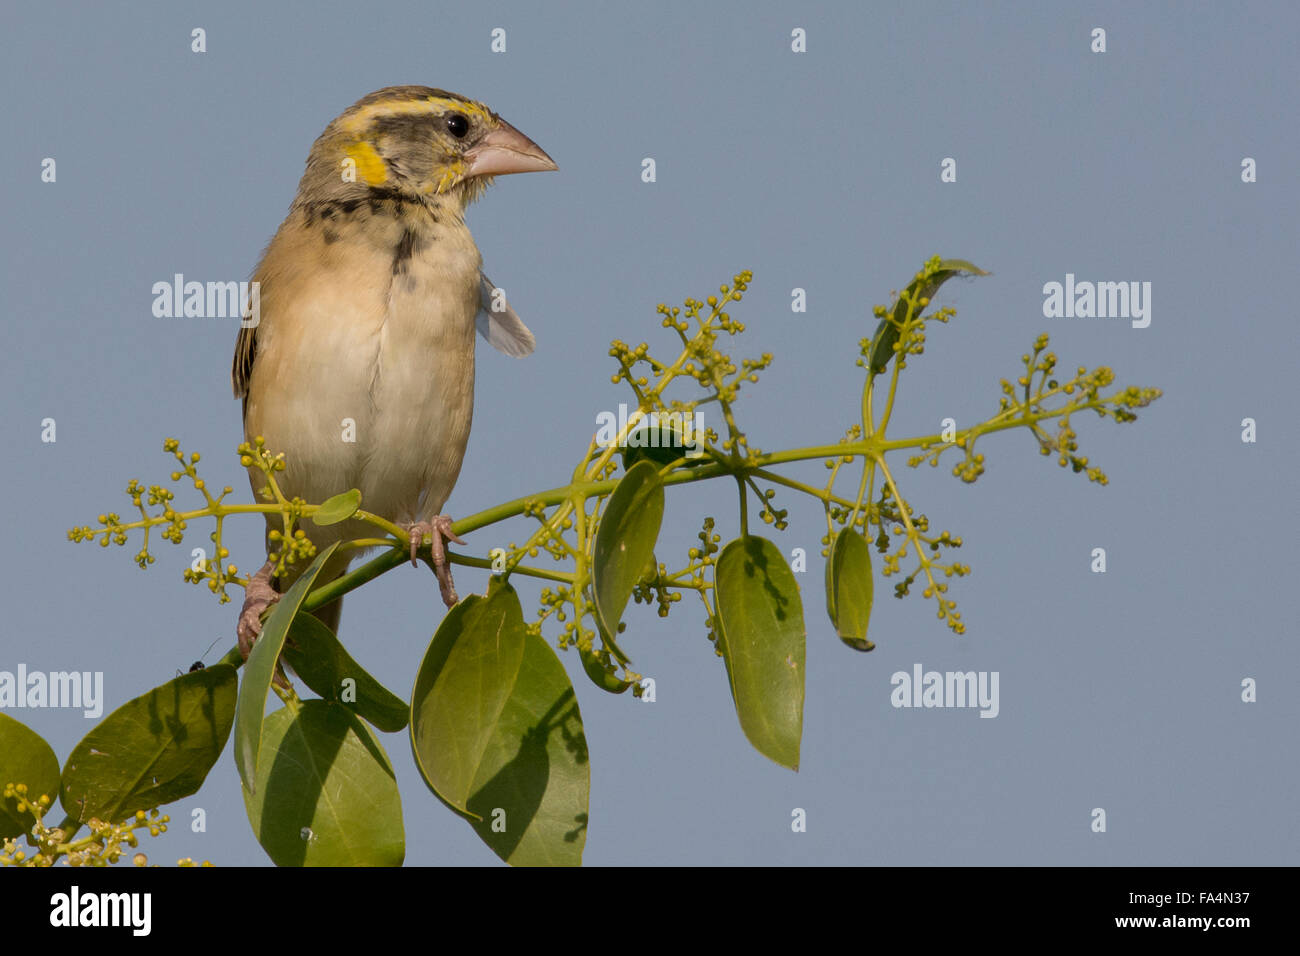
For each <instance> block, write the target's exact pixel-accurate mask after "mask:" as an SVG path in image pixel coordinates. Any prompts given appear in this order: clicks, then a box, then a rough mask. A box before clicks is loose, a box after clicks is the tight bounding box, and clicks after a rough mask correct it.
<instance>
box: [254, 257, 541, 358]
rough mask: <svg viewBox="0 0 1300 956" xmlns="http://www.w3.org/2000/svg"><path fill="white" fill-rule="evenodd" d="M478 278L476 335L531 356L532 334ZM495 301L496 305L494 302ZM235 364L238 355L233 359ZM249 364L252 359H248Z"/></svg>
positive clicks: (499, 347)
mask: <svg viewBox="0 0 1300 956" xmlns="http://www.w3.org/2000/svg"><path fill="white" fill-rule="evenodd" d="M478 278H479V311H478V315H477V316H475V317H474V322H475V324H476V325H477V326H478V332H479V335H481V336H483V338H485V339H487V340H488V344H490V345H491V346H492V347H493V348H494V349H496V350H497V351H498V352H505V353H506V355H510V356H513V357H514V358H523V357H524V356H525V355H530V354H532V351H533V348H534V346H536V344H537V340H536V339H535V338H533V333H532V332H530V331H528V326H526V325H524V323H523V320H522V319H520V318H519V316H517V315H516V314H515V310H514V309H512V308H510V304H509V303H508V302H506V299H505V296H504V295H501V296H500V297H499V298H498V297H497V296H495V295H494V293H495V292H496V286H494V285H493V284H492V280H491V279H489V278H488V277H487V276H485V275H484V274H483V273H481V272H480V273H479V274H478ZM494 299H497V301H496V302H494V301H493V300H494ZM496 304H499V305H502V306H505V309H504V311H500V312H497V311H494V310H493V305H496ZM240 341H241V342H242V341H243V334H242V333H241V334H240ZM235 361H236V364H238V361H239V359H238V356H236V359H235ZM249 362H250V364H251V362H252V358H251V356H250V358H249Z"/></svg>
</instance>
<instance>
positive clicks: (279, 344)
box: [231, 86, 557, 656]
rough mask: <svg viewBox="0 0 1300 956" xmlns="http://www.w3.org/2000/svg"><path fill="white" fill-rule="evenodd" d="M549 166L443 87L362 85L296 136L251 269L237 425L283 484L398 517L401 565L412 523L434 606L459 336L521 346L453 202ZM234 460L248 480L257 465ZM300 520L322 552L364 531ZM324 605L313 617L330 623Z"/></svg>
mask: <svg viewBox="0 0 1300 956" xmlns="http://www.w3.org/2000/svg"><path fill="white" fill-rule="evenodd" d="M556 168H557V167H556V165H555V163H554V162H553V161H552V160H551V158H550V157H549V156H547V155H546V153H545V152H543V151H542V149H541V148H540V147H538V146H537V144H536V143H534V142H533V141H532V140H530V139H529V138H528V137H527V136H525V135H524V134H523V133H520V132H519V131H518V130H517V129H515V128H514V127H513V126H511V125H510V124H509V123H507V122H506V121H505V120H503V119H501V117H499V116H498V115H497V114H496V113H493V112H492V111H491V110H489V109H488V108H487V107H486V106H484V105H483V104H482V103H478V102H475V101H473V100H469V99H466V98H464V97H462V96H458V95H457V94H455V93H448V92H445V91H443V90H437V89H431V88H429V87H424V86H395V87H389V88H387V89H383V90H379V91H377V92H375V93H371V94H370V95H369V96H365V97H363V98H362V99H360V100H358V101H357V102H356V103H355V104H353V105H352V106H351V107H349V108H348V109H347V110H346V111H345V112H344V113H343V114H342V115H340V116H339V117H338V118H337V119H335V120H334V121H333V122H331V123H330V124H329V126H327V127H326V128H325V131H324V132H323V133H322V134H321V135H320V137H319V138H318V139H317V140H316V142H315V144H314V145H313V146H312V150H311V154H310V155H309V156H308V157H307V169H306V171H305V172H304V173H303V177H302V181H301V182H300V183H299V184H298V194H297V196H295V197H294V200H293V204H292V205H291V206H290V208H289V214H288V216H287V217H286V218H285V220H284V223H283V224H282V225H281V226H280V228H279V230H278V231H277V232H276V234H275V237H274V238H273V239H272V240H271V243H270V245H268V246H267V249H266V252H265V253H264V254H263V256H262V259H261V262H260V263H259V264H258V266H257V269H256V270H255V272H254V275H253V281H254V282H256V283H258V286H257V288H258V289H259V303H258V305H259V311H258V314H257V315H256V316H255V319H256V321H255V322H253V321H251V320H250V321H249V322H247V323H246V324H247V325H249V326H250V327H248V328H242V329H241V330H240V333H239V339H238V342H237V343H236V345H235V358H234V365H233V368H232V371H231V380H232V384H233V385H234V391H235V397H236V398H242V399H243V410H244V435H245V436H246V438H247V440H249V441H253V440H254V439H255V438H256V437H257V436H261V437H263V438H264V439H265V441H266V449H267V450H268V451H270V452H271V453H273V454H274V453H281V452H282V453H283V454H284V456H285V462H286V468H285V470H284V471H283V472H280V473H279V474H278V475H277V482H278V483H279V485H280V487H281V488H282V490H283V491H284V493H285V494H286V495H287V496H298V497H301V498H303V499H305V500H306V501H308V502H313V503H319V502H321V501H324V500H325V499H326V498H329V497H331V496H332V495H335V494H338V493H340V492H344V491H347V490H348V489H351V488H357V489H360V491H361V500H362V507H363V508H364V509H366V510H367V511H370V512H372V513H374V514H377V515H380V516H382V517H384V518H387V519H388V520H390V521H392V522H394V523H395V524H398V525H399V526H402V527H404V528H408V529H410V531H411V560H412V563H414V561H415V558H416V549H417V548H418V547H420V546H421V545H422V542H423V537H424V536H425V535H429V536H430V538H431V541H430V548H431V556H432V559H433V565H434V570H435V572H436V573H437V577H438V583H439V587H440V590H441V593H442V598H443V601H444V602H445V603H446V604H447V606H448V607H450V606H451V605H452V604H454V603H455V602H456V592H455V588H454V585H453V583H452V578H451V571H450V569H449V567H448V565H447V561H446V557H445V551H444V544H443V539H444V538H448V539H450V540H454V541H458V542H459V543H462V544H463V543H464V542H460V539H458V538H456V537H455V536H454V535H453V534H452V532H451V519H450V518H448V517H447V516H446V515H443V514H442V513H441V512H442V507H443V504H444V503H445V502H446V500H447V497H448V496H449V495H450V494H451V490H452V486H453V485H454V484H455V483H456V478H457V476H458V475H459V473H460V467H461V461H462V459H463V458H464V455H465V445H466V442H467V441H468V439H469V430H470V419H471V416H472V413H473V404H474V333H475V330H476V328H477V330H478V331H479V332H480V333H481V334H483V336H484V337H485V338H486V339H487V340H488V341H489V342H490V343H491V344H492V345H493V346H495V347H496V348H498V349H500V350H501V351H503V352H506V353H507V354H510V355H514V356H524V355H527V354H528V353H530V352H531V351H532V349H533V336H532V333H531V332H529V330H528V329H527V327H526V326H525V325H524V324H523V322H521V321H520V320H519V317H518V316H517V315H515V314H514V312H513V310H511V309H509V307H508V306H506V307H504V308H502V299H501V297H500V296H496V297H495V300H496V301H495V302H494V301H493V299H494V296H493V291H494V287H493V285H492V283H491V282H490V281H488V279H487V277H486V276H484V275H483V273H482V271H481V262H482V259H481V257H480V255H479V251H478V247H477V246H475V244H474V239H473V237H472V236H471V235H470V232H469V228H468V227H467V226H466V225H465V218H464V215H465V207H466V206H467V205H469V203H471V202H472V201H473V200H475V199H476V198H478V197H479V196H480V195H481V194H482V192H483V190H484V189H486V188H487V186H488V184H489V183H491V181H492V177H494V176H500V175H504V174H507V173H525V172H535V171H542V170H552V169H556ZM494 306H495V308H494ZM249 473H250V477H251V480H252V483H253V490H254V493H255V494H256V493H257V492H258V491H260V490H261V488H262V487H263V486H264V484H265V478H264V476H263V475H262V474H261V473H260V472H258V471H256V469H250V470H249ZM278 527H281V519H280V516H279V515H278V514H277V515H274V516H272V517H271V518H268V521H267V530H268V532H269V531H270V530H273V529H275V528H278ZM308 528H309V529H311V526H310V525H309V526H308ZM309 534H310V537H311V538H312V541H313V542H314V543H315V544H316V545H317V547H319V548H323V547H325V546H327V545H329V544H331V543H333V542H334V541H337V540H344V539H347V538H353V537H358V536H364V537H373V536H374V535H375V529H374V528H373V526H370V525H365V524H362V523H361V522H356V521H348V522H343V523H341V524H338V525H331V526H326V527H322V528H316V529H311V530H310V531H309ZM268 550H274V549H273V548H271V547H270V546H269V545H268ZM355 556H356V552H355V551H351V552H344V551H340V552H336V553H335V555H334V557H333V558H332V559H331V562H330V565H329V566H327V567H325V568H324V569H323V570H322V574H321V577H320V578H319V579H318V580H319V581H320V582H321V583H324V582H326V581H329V580H332V579H334V578H336V577H338V576H339V575H341V574H342V573H344V571H346V570H347V564H348V561H349V560H350V559H351V558H352V557H355ZM297 571H298V573H301V568H298V569H297ZM289 583H291V581H283V580H280V581H277V580H275V579H274V564H272V563H270V562H268V564H267V565H266V566H265V567H263V568H262V569H261V570H260V571H259V572H257V574H256V575H254V576H253V579H252V580H251V581H250V583H249V587H248V589H247V591H246V595H245V602H244V608H243V611H242V612H241V614H240V619H239V624H238V628H237V630H238V637H239V646H240V648H241V650H243V652H244V654H245V656H247V654H248V652H249V650H251V648H252V645H253V642H254V641H255V640H256V638H257V635H258V633H259V632H260V630H261V620H260V618H261V614H262V612H263V611H264V610H265V608H266V607H267V606H268V605H269V604H270V603H272V602H274V601H275V600H276V598H277V597H278V595H279V594H280V593H282V591H283V589H284V588H285V587H287V585H288V584H289ZM340 609H341V601H340V602H335V604H333V605H330V606H328V607H325V608H321V609H320V610H318V611H316V612H315V613H316V615H317V617H319V618H320V619H321V620H323V621H324V622H325V623H326V624H327V625H329V626H330V627H331V628H337V624H338V616H339V611H340Z"/></svg>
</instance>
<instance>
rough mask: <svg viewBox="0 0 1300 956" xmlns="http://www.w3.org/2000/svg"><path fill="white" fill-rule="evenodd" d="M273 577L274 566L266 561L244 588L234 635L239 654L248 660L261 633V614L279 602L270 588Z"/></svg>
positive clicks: (276, 594) (274, 590) (278, 597)
mask: <svg viewBox="0 0 1300 956" xmlns="http://www.w3.org/2000/svg"><path fill="white" fill-rule="evenodd" d="M274 576H275V564H274V562H271V561H268V562H266V564H264V565H263V566H262V570H260V571H258V572H257V573H256V574H254V575H253V576H252V577H251V578H249V580H248V587H246V588H244V607H243V608H242V609H241V610H240V612H239V623H238V624H237V625H236V626H235V635H236V636H237V637H238V638H239V653H240V654H242V655H244V660H248V655H249V654H250V653H252V650H253V644H254V643H255V642H256V641H257V638H258V635H259V634H261V633H262V612H263V611H265V610H266V609H267V608H268V607H270V606H271V605H272V604H274V603H275V602H276V601H278V600H280V592H278V591H277V590H276V589H275V588H274V587H272V586H271V579H272V578H273V577H274Z"/></svg>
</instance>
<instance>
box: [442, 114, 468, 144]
mask: <svg viewBox="0 0 1300 956" xmlns="http://www.w3.org/2000/svg"><path fill="white" fill-rule="evenodd" d="M447 132H449V133H451V135H452V136H455V137H456V138H457V139H464V138H465V134H466V133H468V132H469V120H467V119H465V117H464V116H463V115H462V114H460V113H452V114H451V115H450V116H448V117H447Z"/></svg>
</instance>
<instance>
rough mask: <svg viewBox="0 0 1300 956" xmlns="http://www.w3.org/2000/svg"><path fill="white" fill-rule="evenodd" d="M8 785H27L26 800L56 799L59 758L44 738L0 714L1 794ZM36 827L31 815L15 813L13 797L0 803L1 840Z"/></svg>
mask: <svg viewBox="0 0 1300 956" xmlns="http://www.w3.org/2000/svg"><path fill="white" fill-rule="evenodd" d="M10 783H14V784H17V783H23V784H26V785H27V800H28V802H29V803H36V801H37V800H38V799H39V798H40V797H42V796H48V797H49V798H50V801H51V804H52V803H53V801H54V800H56V799H58V796H59V758H58V757H57V756H56V755H55V753H54V750H53V749H52V748H51V747H50V745H49V744H47V743H46V742H45V738H44V737H42V736H41V735H40V734H38V733H37V732H36V731H34V730H32V729H31V728H30V727H28V726H27V725H26V724H24V723H22V722H21V721H18V720H14V719H13V718H12V717H10V716H9V715H8V714H0V792H3V789H4V786H5V785H6V784H10ZM35 825H36V817H34V816H32V814H31V813H28V812H23V813H19V812H18V800H17V798H16V797H9V798H7V799H0V839H8V838H10V837H16V836H21V835H22V834H24V833H27V832H29V831H30V830H31V828H32V827H34V826H35Z"/></svg>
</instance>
